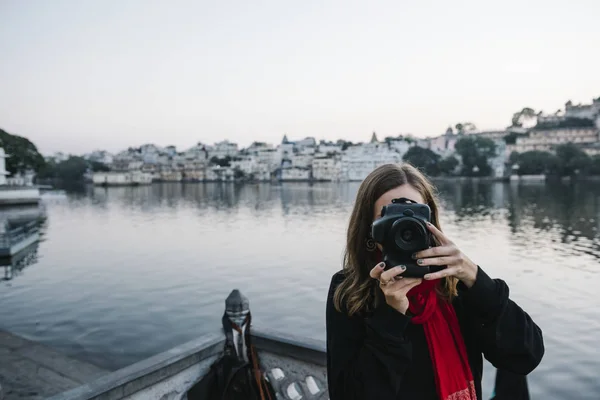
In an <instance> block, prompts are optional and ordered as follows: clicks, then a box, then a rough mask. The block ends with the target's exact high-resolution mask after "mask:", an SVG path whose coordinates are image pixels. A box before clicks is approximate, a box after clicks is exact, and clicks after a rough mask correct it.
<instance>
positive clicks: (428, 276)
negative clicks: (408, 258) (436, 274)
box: [423, 275, 431, 280]
mask: <svg viewBox="0 0 600 400" xmlns="http://www.w3.org/2000/svg"><path fill="white" fill-rule="evenodd" d="M423 279H425V280H430V279H431V276H430V275H425V276H424V277H423Z"/></svg>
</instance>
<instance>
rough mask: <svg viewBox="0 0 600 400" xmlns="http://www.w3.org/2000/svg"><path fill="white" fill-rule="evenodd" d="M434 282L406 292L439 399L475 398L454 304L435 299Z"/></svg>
mask: <svg viewBox="0 0 600 400" xmlns="http://www.w3.org/2000/svg"><path fill="white" fill-rule="evenodd" d="M438 284H439V281H425V280H424V281H423V282H422V283H421V284H420V285H418V286H415V287H414V288H412V289H411V290H410V291H409V292H408V296H407V297H408V300H409V304H410V305H409V307H408V309H409V310H410V312H411V313H413V315H414V317H413V318H412V323H413V324H421V325H423V330H424V331H425V338H426V339H427V347H428V348H429V355H430V356H431V361H432V362H433V371H434V375H435V384H436V386H437V392H438V395H439V396H440V400H477V395H476V393H475V382H474V381H473V374H472V373H471V367H470V366H469V360H468V358H467V349H466V347H465V343H464V341H463V337H462V334H461V332H460V326H459V325H458V319H457V318H456V313H455V311H454V307H452V305H451V304H449V303H447V302H445V301H441V300H438V295H437V293H436V290H435V289H436V286H437V285H438Z"/></svg>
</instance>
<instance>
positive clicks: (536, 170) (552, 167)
mask: <svg viewBox="0 0 600 400" xmlns="http://www.w3.org/2000/svg"><path fill="white" fill-rule="evenodd" d="M509 162H511V163H512V164H513V165H518V167H519V168H518V170H517V174H518V175H539V174H555V173H557V172H558V169H559V168H557V167H558V158H557V157H556V156H555V155H554V154H551V153H548V152H547V151H539V150H532V151H526V152H524V153H520V154H519V153H516V152H513V153H512V154H511V155H510V159H509Z"/></svg>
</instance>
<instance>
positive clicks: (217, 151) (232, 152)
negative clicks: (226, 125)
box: [209, 140, 238, 158]
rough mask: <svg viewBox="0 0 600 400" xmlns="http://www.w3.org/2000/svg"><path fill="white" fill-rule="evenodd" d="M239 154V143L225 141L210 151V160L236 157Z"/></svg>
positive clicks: (216, 144)
mask: <svg viewBox="0 0 600 400" xmlns="http://www.w3.org/2000/svg"><path fill="white" fill-rule="evenodd" d="M237 154H238V145H237V143H231V142H230V141H228V140H223V141H222V142H219V143H215V145H214V146H213V148H212V149H211V150H209V156H210V158H213V157H217V158H225V157H235V156H236V155H237Z"/></svg>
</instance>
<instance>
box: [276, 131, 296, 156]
mask: <svg viewBox="0 0 600 400" xmlns="http://www.w3.org/2000/svg"><path fill="white" fill-rule="evenodd" d="M294 147H295V144H294V142H290V141H289V140H288V138H287V135H284V136H283V140H282V141H281V144H280V145H279V146H278V147H277V152H278V157H279V159H280V160H289V159H290V158H291V156H292V155H293V154H294Z"/></svg>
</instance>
